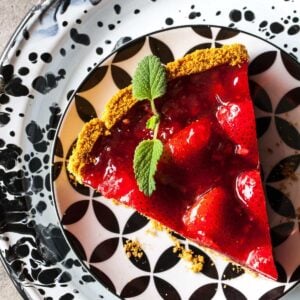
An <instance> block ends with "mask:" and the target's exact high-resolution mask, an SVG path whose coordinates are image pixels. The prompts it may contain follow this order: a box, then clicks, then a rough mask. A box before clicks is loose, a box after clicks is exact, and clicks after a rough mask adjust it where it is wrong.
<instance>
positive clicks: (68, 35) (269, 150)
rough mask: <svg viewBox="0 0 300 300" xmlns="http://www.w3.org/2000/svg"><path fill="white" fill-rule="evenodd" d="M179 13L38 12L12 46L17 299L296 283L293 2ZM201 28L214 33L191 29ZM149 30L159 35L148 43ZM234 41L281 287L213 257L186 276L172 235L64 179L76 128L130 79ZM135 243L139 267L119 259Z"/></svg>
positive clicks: (298, 160) (6, 92) (6, 215)
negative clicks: (146, 64) (251, 106)
mask: <svg viewBox="0 0 300 300" xmlns="http://www.w3.org/2000/svg"><path fill="white" fill-rule="evenodd" d="M182 2H183V1H180V0H173V1H168V0H157V1H149V0H139V1H137V0H130V1H126V4H122V3H121V1H119V2H118V1H111V0H110V1H108V0H107V1H106V0H102V1H100V0H98V1H97V0H90V1H84V0H57V1H45V2H44V3H43V4H42V5H40V6H37V7H35V8H34V9H33V10H32V11H31V12H30V13H29V15H28V16H27V17H26V19H25V20H24V22H23V23H22V24H21V25H20V27H19V29H18V31H17V33H16V34H15V35H14V36H13V38H12V40H11V42H10V44H9V45H8V47H7V48H6V51H5V53H4V54H3V56H2V58H1V69H0V74H1V75H0V76H1V94H0V135H1V136H0V180H1V181H0V199H1V203H0V213H1V223H0V233H1V236H0V237H1V239H0V249H1V254H2V260H3V262H4V264H5V266H6V268H7V270H8V271H9V273H10V275H11V277H12V279H13V280H14V282H15V283H16V284H17V287H18V288H19V290H20V292H21V293H22V295H23V297H24V298H30V299H48V300H50V299H102V298H105V299H113V298H118V296H121V297H124V298H134V299H147V298H151V297H152V298H153V297H154V298H155V299H156V298H160V297H161V298H164V299H180V298H181V299H199V298H201V299H211V298H213V299H246V298H247V299H258V298H260V299H276V298H278V297H279V296H280V295H282V294H284V293H285V292H286V291H287V290H288V289H290V288H291V287H292V286H294V285H295V284H296V283H297V282H298V281H299V279H300V267H299V254H298V252H299V251H298V249H299V248H300V244H299V210H300V209H299V207H300V203H299V181H298V180H299V179H298V177H297V176H298V172H299V164H300V154H299V149H300V145H299V143H300V142H299V123H298V120H299V115H300V112H299V99H300V91H299V90H300V75H299V74H300V66H299V63H297V61H296V60H297V59H299V57H300V53H299V52H300V49H298V48H297V47H298V44H297V41H298V40H299V29H300V27H299V24H300V23H299V17H298V16H299V10H297V5H296V4H294V3H293V2H289V1H280V2H279V1H277V2H275V1H274V2H275V3H272V4H270V3H269V1H264V2H263V3H261V2H260V1H251V4H249V1H239V4H238V5H237V4H235V3H236V2H235V1H221V0H218V1H215V2H214V4H213V5H212V4H211V3H201V5H200V4H196V3H194V2H193V1H184V3H182ZM266 16H267V18H266ZM205 24H206V25H207V24H214V25H216V26H211V27H209V26H199V25H205ZM196 25H197V26H196ZM182 26H184V27H182ZM191 26H193V27H191ZM174 27H176V28H174ZM225 27H227V28H225ZM228 27H235V28H238V29H239V30H240V31H237V30H235V31H232V30H229V29H228ZM167 28H169V29H170V30H164V29H167ZM171 28H173V29H171ZM159 31H160V32H159ZM242 31H244V32H248V33H250V34H246V33H244V32H242ZM151 32H156V33H155V34H151V35H150V36H148V37H145V34H148V33H151ZM254 35H255V36H257V37H255V36H254ZM258 37H261V38H264V39H270V40H271V41H272V43H273V45H272V44H270V43H267V42H265V41H263V40H262V39H260V38H258ZM129 41H132V42H131V43H129V44H127V46H124V47H122V45H124V44H126V43H128V42H129ZM178 41H179V42H178ZM231 42H243V43H245V44H246V45H247V47H248V48H249V53H250V56H251V64H250V67H249V73H250V75H251V80H250V86H251V91H252V96H253V99H254V102H255V106H256V114H257V124H258V129H259V130H258V136H259V137H260V146H261V147H260V152H261V156H262V170H263V173H264V178H265V179H264V180H265V186H266V193H267V196H268V199H269V207H268V209H269V214H270V220H271V227H272V232H271V233H272V241H273V243H274V247H275V252H276V258H277V261H278V264H277V266H278V270H279V274H280V278H279V281H278V282H273V281H270V280H266V279H264V278H261V277H258V278H254V277H252V276H251V275H249V274H247V273H244V272H237V269H236V268H234V267H233V266H232V265H231V264H230V263H228V262H225V261H223V260H222V259H221V258H219V257H215V256H214V255H213V254H211V253H205V254H204V255H205V258H206V262H207V264H206V267H205V268H204V271H203V273H201V274H197V275H195V274H193V273H191V272H190V271H188V270H187V266H186V265H185V264H184V262H182V261H179V259H178V258H176V256H174V255H173V254H172V253H171V252H172V251H171V248H170V247H171V243H170V241H169V239H168V237H167V236H166V235H164V234H163V233H160V234H158V236H157V237H152V236H151V235H149V234H147V232H146V231H147V228H148V227H149V224H148V222H147V220H146V219H144V218H142V217H141V216H139V215H138V214H137V213H135V212H134V211H132V210H129V209H125V208H124V207H121V206H115V205H113V204H111V203H110V202H108V201H106V200H105V199H102V198H101V197H100V196H99V195H97V194H95V193H93V192H92V191H90V190H89V189H87V188H85V187H82V186H79V185H77V186H74V185H73V186H72V184H71V183H70V182H69V180H68V174H67V173H66V170H65V162H66V158H67V157H68V155H69V154H70V149H71V145H72V143H73V142H74V141H75V138H76V135H77V133H78V132H79V130H80V128H81V126H82V125H83V124H84V122H86V121H88V120H89V119H90V118H91V117H93V116H98V115H99V113H100V112H101V109H102V105H103V103H104V102H105V101H107V100H108V99H109V96H110V95H111V94H112V93H113V92H114V91H116V90H117V89H118V88H122V87H123V86H125V85H127V84H128V83H129V82H130V78H131V76H132V71H133V69H134V66H135V63H136V61H137V60H138V59H139V58H140V57H142V56H143V55H144V54H145V53H149V52H153V53H155V54H157V55H159V56H160V57H161V58H162V60H163V61H164V62H167V61H170V60H172V59H173V57H175V58H176V57H179V56H182V55H184V54H185V53H187V52H188V51H190V50H191V49H192V48H195V47H197V48H201V47H211V46H214V45H216V46H218V45H219V44H224V43H231ZM179 44H180V45H179ZM120 47H121V48H120ZM280 49H283V50H285V51H282V50H280ZM112 52H114V54H113V55H110V54H111V53H112ZM288 53H289V54H288ZM293 56H294V58H292V57H293ZM106 57H108V58H107V59H105V60H104V58H106ZM99 63H101V64H100V65H99V66H98V64H99ZM91 70H93V71H92V72H91V74H90V76H89V77H88V78H87V79H86V80H85V81H84V83H83V84H81V82H83V80H84V79H85V77H86V76H87V74H88V73H90V71H91ZM104 85H105V88H104ZM79 86H80V88H79V90H78V93H77V94H76V95H75V96H73V95H74V91H75V90H77V89H78V87H79ZM60 121H62V123H61V126H60V127H59V133H58V135H57V136H56V133H57V128H58V125H59V123H60ZM287 169H288V170H289V172H286V170H287ZM52 181H54V182H53V185H52ZM54 200H55V201H56V203H57V204H58V209H59V211H60V212H61V213H62V214H61V215H63V218H62V219H61V220H60V219H59V217H58V216H57V213H56V208H55V203H54ZM60 222H61V223H62V224H63V227H64V232H63V231H62V230H61V227H60ZM95 226H96V227H95ZM131 238H138V239H139V240H140V241H141V242H142V244H143V248H144V252H145V253H144V256H143V259H142V260H140V261H134V260H129V259H128V258H127V257H126V256H125V255H124V252H123V250H122V244H123V243H124V242H125V241H126V239H131ZM182 243H185V244H186V245H187V246H189V247H195V245H193V244H191V243H189V242H188V241H185V240H182ZM70 245H71V246H72V248H70ZM193 249H194V250H195V251H198V252H200V253H203V252H202V250H201V249H199V248H193ZM250 286H255V290H254V289H252V288H249V287H250ZM110 291H112V293H111V292H110ZM114 294H115V296H114Z"/></svg>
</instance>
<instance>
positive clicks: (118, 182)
mask: <svg viewBox="0 0 300 300" xmlns="http://www.w3.org/2000/svg"><path fill="white" fill-rule="evenodd" d="M156 106H157V110H158V111H159V113H160V115H161V123H160V126H159V134H158V136H159V138H160V139H161V140H162V141H163V143H164V154H163V157H162V159H161V160H160V162H159V165H158V172H157V174H156V183H157V189H156V191H155V192H154V193H153V194H152V196H151V197H146V196H145V195H144V194H143V193H142V192H140V191H139V190H138V187H137V184H136V181H135V178H134V173H133V166H132V165H133V154H134V149H135V148H136V146H137V145H138V143H139V142H140V141H141V140H142V139H147V138H151V135H152V132H151V131H150V130H148V129H146V121H147V120H148V119H149V117H150V116H151V109H150V107H149V103H148V101H142V102H138V103H137V104H136V105H135V106H134V107H133V108H132V109H131V110H130V111H129V112H128V113H127V115H126V116H125V117H124V118H125V119H126V121H120V122H118V123H117V124H116V125H115V126H114V127H113V128H112V130H111V135H109V136H106V137H101V138H100V139H99V140H98V141H97V142H96V143H95V145H94V148H93V150H92V153H91V154H92V156H93V157H95V163H94V164H89V165H86V167H85V168H84V183H85V184H88V185H90V186H91V187H93V188H94V189H97V190H98V191H100V192H101V193H102V194H103V195H104V196H106V197H107V198H114V199H116V200H118V201H120V202H122V203H125V204H126V205H129V206H131V207H134V208H135V209H136V210H138V211H139V212H140V213H142V214H144V215H146V216H148V217H150V218H153V219H155V220H157V221H159V222H161V223H162V224H164V225H166V226H168V227H169V228H171V229H172V230H175V231H177V232H178V233H180V234H182V235H183V236H185V237H186V238H189V239H192V240H193V241H195V242H196V243H199V244H200V245H204V246H207V247H210V248H212V249H215V250H218V251H220V252H221V253H222V254H225V255H226V256H229V257H230V258H232V259H233V260H234V261H236V262H238V263H240V264H242V265H245V266H248V267H250V268H252V269H254V270H255V271H258V272H261V273H263V274H264V275H266V276H268V277H270V278H273V279H276V278H277V272H276V268H275V266H274V262H273V256H272V247H271V241H270V236H269V225H268V219H267V214H266V206H265V197H264V193H263V189H262V184H261V179H260V176H259V171H258V168H259V159H258V149H257V141H256V133H255V118H254V112H253V107H252V101H251V99H250V96H249V91H248V81H247V64H246V63H245V64H243V65H242V66H240V67H230V66H220V67H218V68H215V69H212V70H209V71H206V72H203V73H199V74H195V75H190V76H186V77H182V78H179V79H175V80H173V81H171V82H169V83H168V90H167V93H166V95H165V96H163V97H162V98H161V99H157V100H156Z"/></svg>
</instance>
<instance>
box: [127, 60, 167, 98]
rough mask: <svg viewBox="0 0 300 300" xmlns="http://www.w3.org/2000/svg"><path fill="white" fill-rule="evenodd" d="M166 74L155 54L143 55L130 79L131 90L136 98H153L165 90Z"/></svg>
mask: <svg viewBox="0 0 300 300" xmlns="http://www.w3.org/2000/svg"><path fill="white" fill-rule="evenodd" d="M166 86H167V76H166V70H165V68H164V66H163V65H162V64H161V61H160V59H159V58H158V57H157V56H154V55H149V56H146V57H144V58H143V59H142V60H141V61H140V63H139V64H138V66H137V69H136V71H135V73H134V75H133V79H132V92H133V96H134V97H135V98H136V99H137V100H145V99H148V100H154V99H156V98H158V97H160V96H162V95H163V94H164V93H165V92H166Z"/></svg>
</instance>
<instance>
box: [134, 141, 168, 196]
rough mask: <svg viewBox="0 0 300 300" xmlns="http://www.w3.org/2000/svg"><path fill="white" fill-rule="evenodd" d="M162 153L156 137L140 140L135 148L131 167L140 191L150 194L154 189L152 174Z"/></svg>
mask: <svg viewBox="0 0 300 300" xmlns="http://www.w3.org/2000/svg"><path fill="white" fill-rule="evenodd" d="M162 153H163V144H162V142H161V141H160V140H158V139H153V140H144V141H141V142H140V143H139V144H138V146H137V147H136V149H135V152H134V159H133V169H134V174H135V179H136V181H137V184H138V187H139V189H140V191H141V192H143V193H144V194H145V195H146V196H151V195H152V193H153V191H154V190H155V188H156V186H155V180H154V175H155V173H156V168H157V164H158V161H159V159H160V157H161V155H162Z"/></svg>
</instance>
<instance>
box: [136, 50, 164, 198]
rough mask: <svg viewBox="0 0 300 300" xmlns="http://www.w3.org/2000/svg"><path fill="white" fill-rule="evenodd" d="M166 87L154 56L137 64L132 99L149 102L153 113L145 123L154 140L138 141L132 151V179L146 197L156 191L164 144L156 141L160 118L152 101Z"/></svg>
mask: <svg viewBox="0 0 300 300" xmlns="http://www.w3.org/2000/svg"><path fill="white" fill-rule="evenodd" d="M166 87H167V76H166V70H165V68H164V66H163V65H162V64H161V61H160V59H159V58H158V57H156V56H154V55H149V56H146V57H145V58H144V59H142V60H141V62H140V63H139V64H138V66H137V69H136V71H135V73H134V75H133V80H132V92H133V96H134V97H135V98H136V99H137V100H140V101H141V100H148V101H150V106H151V110H152V113H153V116H151V117H150V118H149V120H148V121H147V124H146V127H147V128H148V129H150V130H153V138H152V140H143V141H141V142H140V143H139V144H138V145H137V147H136V149H135V152H134V158H133V170H134V175H135V179H136V181H137V184H138V187H139V189H140V191H141V192H143V193H144V194H145V195H146V196H151V195H152V193H153V192H154V191H155V189H156V184H155V180H154V176H155V173H156V171H157V164H158V162H159V160H160V157H161V155H162V153H163V144H162V142H161V141H160V140H159V139H158V138H157V134H158V128H159V122H160V116H159V113H158V112H157V110H156V107H155V103H154V100H155V99H157V98H159V97H161V96H163V95H164V94H165V92H166Z"/></svg>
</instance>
